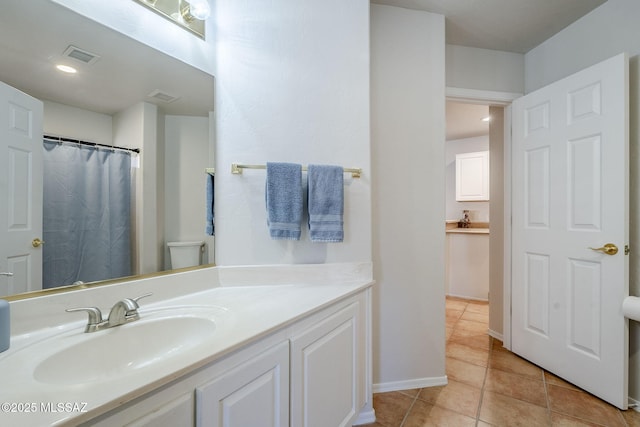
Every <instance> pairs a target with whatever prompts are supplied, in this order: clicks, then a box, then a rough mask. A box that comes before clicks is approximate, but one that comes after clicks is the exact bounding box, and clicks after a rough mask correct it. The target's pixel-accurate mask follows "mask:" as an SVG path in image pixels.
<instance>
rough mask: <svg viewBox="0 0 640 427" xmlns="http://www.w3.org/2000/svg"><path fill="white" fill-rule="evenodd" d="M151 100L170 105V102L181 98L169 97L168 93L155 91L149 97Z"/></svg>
mask: <svg viewBox="0 0 640 427" xmlns="http://www.w3.org/2000/svg"><path fill="white" fill-rule="evenodd" d="M148 97H149V98H151V99H155V100H156V101H160V102H164V103H165V104H168V103H170V102H173V101H175V100H176V99H178V98H180V97H179V96H173V95H169V94H168V93H166V92H163V91H161V90H159V89H158V90H154V91H153V92H151V93H150V94H149V95H148Z"/></svg>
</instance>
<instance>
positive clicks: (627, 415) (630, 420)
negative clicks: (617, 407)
mask: <svg viewBox="0 0 640 427" xmlns="http://www.w3.org/2000/svg"><path fill="white" fill-rule="evenodd" d="M620 413H621V414H622V418H624V420H625V421H626V422H627V425H628V426H629V427H640V412H637V411H634V410H633V409H627V410H626V411H620Z"/></svg>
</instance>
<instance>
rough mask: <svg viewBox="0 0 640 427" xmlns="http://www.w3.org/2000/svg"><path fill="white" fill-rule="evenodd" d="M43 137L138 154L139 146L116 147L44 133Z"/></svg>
mask: <svg viewBox="0 0 640 427" xmlns="http://www.w3.org/2000/svg"><path fill="white" fill-rule="evenodd" d="M43 138H44V139H48V140H49V141H55V142H72V143H74V144H80V145H88V146H90V147H104V148H111V149H113V150H123V151H131V152H133V153H138V154H139V153H140V149H139V148H126V147H118V146H116V145H106V144H99V143H97V142H89V141H81V140H79V139H73V138H65V137H62V136H51V135H44V136H43Z"/></svg>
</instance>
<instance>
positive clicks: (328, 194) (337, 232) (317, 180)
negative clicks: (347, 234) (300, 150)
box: [307, 165, 344, 242]
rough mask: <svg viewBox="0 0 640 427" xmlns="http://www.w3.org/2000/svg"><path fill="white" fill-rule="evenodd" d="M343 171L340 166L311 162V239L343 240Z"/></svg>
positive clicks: (308, 178) (308, 173)
mask: <svg viewBox="0 0 640 427" xmlns="http://www.w3.org/2000/svg"><path fill="white" fill-rule="evenodd" d="M343 174H344V171H343V169H342V167H340V166H330V165H309V170H308V172H307V180H308V189H309V190H308V191H309V194H308V198H309V236H310V237H311V241H312V242H342V240H343V238H344V231H343V227H342V225H343V213H344V175H343Z"/></svg>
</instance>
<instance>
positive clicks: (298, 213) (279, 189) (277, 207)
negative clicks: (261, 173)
mask: <svg viewBox="0 0 640 427" xmlns="http://www.w3.org/2000/svg"><path fill="white" fill-rule="evenodd" d="M265 200H266V205H267V225H268V226H269V234H270V235H271V238H272V239H274V240H300V224H301V222H302V166H301V165H299V164H295V163H274V162H267V181H266V185H265Z"/></svg>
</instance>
